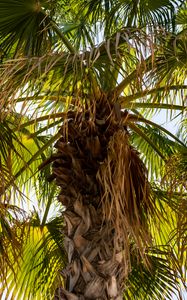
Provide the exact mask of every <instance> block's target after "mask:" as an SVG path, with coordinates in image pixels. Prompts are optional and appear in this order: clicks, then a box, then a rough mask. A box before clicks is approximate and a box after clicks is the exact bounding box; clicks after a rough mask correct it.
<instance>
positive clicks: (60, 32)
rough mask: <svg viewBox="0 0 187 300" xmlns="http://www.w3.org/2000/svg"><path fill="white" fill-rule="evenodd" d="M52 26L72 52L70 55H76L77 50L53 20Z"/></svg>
mask: <svg viewBox="0 0 187 300" xmlns="http://www.w3.org/2000/svg"><path fill="white" fill-rule="evenodd" d="M50 24H51V26H52V28H53V30H54V31H55V32H56V33H57V34H58V36H59V37H60V38H61V40H62V41H63V43H64V44H65V46H66V47H67V49H68V50H69V51H70V53H72V54H75V53H76V50H75V49H74V47H73V46H72V44H71V43H70V42H69V40H68V39H67V38H66V37H65V35H64V34H63V33H62V31H61V30H60V29H59V27H58V26H57V25H56V24H55V22H53V21H52V20H51V21H50Z"/></svg>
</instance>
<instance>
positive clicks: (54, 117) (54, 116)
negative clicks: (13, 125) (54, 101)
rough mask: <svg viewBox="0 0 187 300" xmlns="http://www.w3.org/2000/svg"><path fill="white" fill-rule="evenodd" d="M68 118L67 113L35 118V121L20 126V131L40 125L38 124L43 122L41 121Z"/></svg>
mask: <svg viewBox="0 0 187 300" xmlns="http://www.w3.org/2000/svg"><path fill="white" fill-rule="evenodd" d="M66 116H67V113H62V112H61V113H55V114H50V115H46V116H42V117H39V118H35V119H32V120H30V121H28V122H26V123H23V124H21V125H20V126H19V128H18V130H20V129H22V128H25V127H27V126H29V125H32V124H34V123H36V124H37V123H38V122H41V121H45V120H49V119H57V118H64V117H66Z"/></svg>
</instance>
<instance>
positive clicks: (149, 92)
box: [120, 85, 187, 102]
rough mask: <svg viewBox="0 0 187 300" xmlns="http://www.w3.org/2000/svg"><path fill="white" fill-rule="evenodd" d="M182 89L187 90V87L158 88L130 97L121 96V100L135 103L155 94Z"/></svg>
mask: <svg viewBox="0 0 187 300" xmlns="http://www.w3.org/2000/svg"><path fill="white" fill-rule="evenodd" d="M182 89H187V85H171V86H163V87H156V88H154V89H151V90H145V91H142V92H139V93H136V94H133V95H130V96H121V97H120V99H121V100H123V101H125V102H129V101H133V100H136V99H139V98H142V97H145V96H148V95H151V94H154V93H158V92H162V91H163V92H164V91H165V92H167V91H171V90H174V91H175V90H176V91H177V90H182Z"/></svg>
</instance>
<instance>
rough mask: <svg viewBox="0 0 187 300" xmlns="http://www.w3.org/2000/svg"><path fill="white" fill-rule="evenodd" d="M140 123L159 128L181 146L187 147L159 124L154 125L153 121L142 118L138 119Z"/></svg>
mask: <svg viewBox="0 0 187 300" xmlns="http://www.w3.org/2000/svg"><path fill="white" fill-rule="evenodd" d="M138 121H140V122H143V123H145V124H149V125H152V126H154V127H156V128H158V129H159V130H161V131H163V132H165V133H166V134H167V135H169V136H170V137H172V138H173V139H174V140H176V141H177V142H178V143H179V144H181V145H182V146H183V147H186V145H185V144H184V143H183V142H182V141H181V140H179V139H178V138H177V137H176V136H175V135H174V134H172V133H171V132H170V131H168V130H167V129H165V128H164V127H162V126H160V125H158V124H157V123H154V122H152V121H150V120H147V119H144V118H141V117H140V118H139V117H138Z"/></svg>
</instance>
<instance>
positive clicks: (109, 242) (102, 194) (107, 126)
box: [51, 95, 154, 300]
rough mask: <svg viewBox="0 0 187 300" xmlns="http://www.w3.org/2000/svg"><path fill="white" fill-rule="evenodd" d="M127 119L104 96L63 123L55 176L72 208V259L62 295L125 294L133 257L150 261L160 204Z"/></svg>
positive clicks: (68, 236) (68, 216)
mask: <svg viewBox="0 0 187 300" xmlns="http://www.w3.org/2000/svg"><path fill="white" fill-rule="evenodd" d="M126 118H127V112H120V110H119V109H118V106H116V105H113V104H111V103H109V102H108V100H107V97H106V95H103V96H102V97H101V99H100V100H99V101H97V103H95V104H93V105H90V106H89V109H87V110H85V111H84V112H79V113H73V112H71V118H68V119H67V121H66V122H64V124H63V126H62V128H61V130H60V132H61V134H62V136H61V138H60V139H59V140H58V142H57V143H56V148H57V153H56V154H54V157H53V160H54V162H53V174H52V176H51V179H54V178H55V180H56V184H57V185H58V186H60V187H61V192H60V195H59V201H60V202H61V203H62V204H63V205H64V206H65V208H66V209H65V211H64V213H63V215H64V219H65V224H66V225H65V228H64V233H65V241H64V242H65V247H66V251H67V256H68V265H67V267H66V269H64V270H63V275H64V278H65V287H64V288H61V289H59V290H58V291H57V294H56V299H68V300H70V299H71V300H72V299H122V294H123V290H124V284H125V278H127V276H128V274H129V272H130V271H131V256H133V255H134V256H136V258H138V260H140V261H144V263H145V264H146V265H147V266H148V261H146V259H145V255H144V254H145V246H147V245H148V244H149V243H150V242H151V238H150V233H149V231H148V224H147V222H148V221H147V220H148V219H149V218H148V215H149V214H152V213H153V210H154V204H153V201H152V198H151V196H150V191H149V185H148V181H147V175H146V169H145V166H144V165H143V163H142V162H141V160H140V158H139V156H138V153H137V151H136V150H135V149H133V148H132V147H131V146H130V145H129V142H128V135H129V134H128V131H127V129H126V126H125V125H124V119H126ZM122 120H123V121H122Z"/></svg>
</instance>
